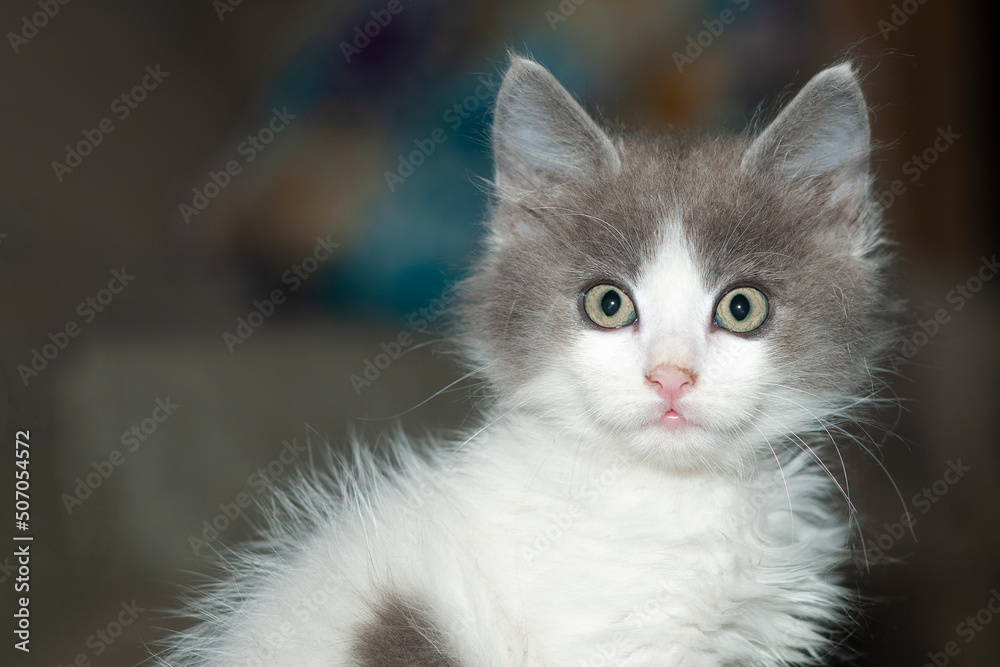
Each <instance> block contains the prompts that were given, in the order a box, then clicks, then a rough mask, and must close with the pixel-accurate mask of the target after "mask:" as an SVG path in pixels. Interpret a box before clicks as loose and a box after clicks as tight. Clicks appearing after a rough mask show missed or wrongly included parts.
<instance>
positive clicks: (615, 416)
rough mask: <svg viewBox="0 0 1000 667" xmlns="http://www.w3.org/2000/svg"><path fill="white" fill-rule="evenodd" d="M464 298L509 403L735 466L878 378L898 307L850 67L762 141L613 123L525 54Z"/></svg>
mask: <svg viewBox="0 0 1000 667" xmlns="http://www.w3.org/2000/svg"><path fill="white" fill-rule="evenodd" d="M493 150H494V154H495V160H496V183H495V186H496V206H495V208H494V210H493V211H492V214H491V220H490V233H489V239H488V243H487V248H486V251H485V253H484V256H483V257H482V258H481V260H480V262H479V264H478V266H477V267H476V270H475V272H474V273H473V275H472V276H471V277H470V278H469V279H468V281H467V283H466V287H467V300H466V302H465V304H464V306H463V309H462V311H461V315H462V317H463V320H464V326H465V327H466V332H465V343H466V345H467V348H468V350H469V353H470V355H471V356H472V359H473V363H474V364H475V365H476V367H477V368H479V369H481V374H482V375H483V376H484V377H485V378H486V379H487V380H488V381H489V383H490V385H491V386H492V388H493V390H494V393H495V394H496V395H497V398H498V401H499V404H500V408H501V409H505V410H509V409H517V410H526V411H530V412H532V413H534V414H536V415H537V416H539V417H540V418H544V419H548V420H552V421H554V422H556V423H557V424H558V425H559V426H560V427H563V428H565V429H566V431H567V432H568V433H577V434H584V433H586V434H591V435H596V436H598V437H603V436H606V438H607V441H608V442H610V441H612V440H613V441H614V442H617V443H621V445H623V446H626V447H629V448H631V449H632V450H633V452H634V453H637V454H639V455H642V456H647V457H650V458H651V459H653V460H657V461H660V462H661V463H663V464H664V465H668V466H671V467H674V468H697V467H711V468H729V467H732V466H733V465H737V464H741V463H746V462H748V461H750V460H752V457H754V456H758V455H761V454H762V453H765V452H766V453H767V455H770V450H769V449H768V445H769V444H775V445H776V443H777V441H780V440H781V439H782V436H783V435H786V434H788V433H792V432H796V433H799V432H802V431H804V430H813V429H821V428H823V425H824V423H825V422H826V421H827V420H829V419H834V418H836V417H838V416H839V415H841V414H842V413H843V412H844V411H845V409H846V407H847V406H848V405H849V404H851V403H852V402H857V400H856V399H857V397H858V396H864V395H867V394H869V393H870V392H871V390H872V377H871V371H872V368H873V366H874V365H875V364H876V363H877V361H878V358H879V356H880V354H881V353H882V351H883V349H884V347H885V336H884V334H883V333H882V332H883V331H884V330H885V328H886V327H885V321H886V318H887V317H888V311H889V310H890V306H891V302H890V300H889V298H888V296H887V295H886V289H885V284H884V277H883V273H884V268H885V266H884V265H885V261H886V260H885V254H884V251H883V248H882V246H883V239H882V232H881V221H880V212H879V210H878V208H877V205H876V204H875V203H874V202H873V199H872V197H871V176H870V172H869V156H870V137H869V128H868V111H867V107H866V105H865V102H864V98H863V96H862V93H861V89H860V87H859V85H858V81H857V79H856V77H855V74H854V72H853V71H852V69H851V67H850V65H847V64H842V65H838V66H836V67H831V68H829V69H827V70H824V71H823V72H821V73H819V74H818V75H816V77H814V78H813V79H812V80H811V81H810V82H809V83H808V84H807V85H806V86H805V88H804V89H803V90H802V91H801V92H800V93H799V94H798V95H797V96H796V97H795V98H794V99H793V100H792V101H791V102H790V103H789V104H788V106H787V107H786V108H785V109H784V110H783V111H782V112H781V113H780V114H779V115H778V117H777V118H776V119H775V120H774V121H773V122H772V123H771V124H770V125H769V126H767V127H766V128H765V129H764V130H763V131H762V132H760V133H758V134H756V135H755V136H749V137H748V136H740V137H731V138H723V139H714V140H709V141H705V140H681V139H670V138H655V139H652V138H648V137H638V136H612V135H610V134H608V133H607V132H606V131H605V130H603V129H601V127H599V126H598V125H597V124H596V123H595V122H594V121H593V120H592V119H591V118H590V117H589V116H588V115H587V113H586V112H585V111H584V110H583V109H582V108H581V107H580V106H579V105H578V104H577V103H576V102H575V101H574V100H573V98H572V97H571V96H570V95H569V94H568V93H567V92H566V90H565V89H563V88H562V87H561V86H560V85H559V84H558V83H557V82H556V80H555V79H554V78H553V77H552V75H551V74H549V73H548V71H546V70H545V69H544V68H542V67H541V66H540V65H538V64H536V63H534V62H531V61H529V60H525V59H521V58H515V59H514V60H513V62H512V64H511V65H510V68H509V69H508V71H507V73H506V75H505V77H504V80H503V85H502V86H501V88H500V92H499V95H498V99H497V106H496V112H495V117H494V126H493Z"/></svg>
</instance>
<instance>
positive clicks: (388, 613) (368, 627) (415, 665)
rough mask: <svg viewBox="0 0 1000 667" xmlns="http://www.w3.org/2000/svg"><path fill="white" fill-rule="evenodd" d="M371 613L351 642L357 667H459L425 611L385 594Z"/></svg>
mask: <svg viewBox="0 0 1000 667" xmlns="http://www.w3.org/2000/svg"><path fill="white" fill-rule="evenodd" d="M374 612H375V614H374V618H373V619H372V620H370V621H368V622H367V623H365V624H364V625H362V626H361V627H360V628H359V629H358V633H357V639H356V640H355V643H354V650H353V654H354V658H355V659H356V660H357V664H358V665H359V666H360V667H458V663H457V662H456V661H455V660H454V658H453V657H451V656H450V655H449V650H450V649H449V647H448V646H446V642H445V637H444V633H443V632H441V630H440V629H439V628H438V627H436V626H435V624H434V620H433V617H432V615H431V613H430V611H429V610H428V609H426V608H424V607H422V606H421V605H419V604H417V603H415V602H413V601H411V600H406V599H404V598H402V597H400V596H399V595H396V594H388V595H386V596H384V597H383V599H382V600H381V601H380V602H379V603H378V605H377V606H376V607H375V609H374Z"/></svg>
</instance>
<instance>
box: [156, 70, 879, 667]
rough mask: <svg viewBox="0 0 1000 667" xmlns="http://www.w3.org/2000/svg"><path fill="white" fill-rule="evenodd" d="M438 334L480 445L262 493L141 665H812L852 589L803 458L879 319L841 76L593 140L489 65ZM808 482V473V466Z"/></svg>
mask: <svg viewBox="0 0 1000 667" xmlns="http://www.w3.org/2000/svg"><path fill="white" fill-rule="evenodd" d="M493 150H494V154H495V161H496V178H495V206H494V207H493V210H492V213H491V215H490V221H489V238H488V242H487V245H486V249H485V251H484V253H483V255H482V257H481V258H480V259H479V260H478V263H477V265H476V266H475V268H474V270H473V272H472V274H471V276H470V277H469V278H468V279H467V280H466V282H465V283H464V295H465V296H464V301H463V303H462V305H461V307H460V308H459V309H458V317H459V321H460V322H461V334H460V336H459V340H460V342H461V345H462V346H463V349H464V351H465V353H466V354H467V355H468V358H469V359H470V360H471V364H472V367H473V370H474V372H475V373H476V374H477V375H478V376H479V377H481V378H483V379H485V380H486V382H487V386H488V387H489V388H490V395H491V398H492V401H493V402H492V404H491V406H490V408H489V410H488V412H489V414H488V415H487V416H486V418H485V420H484V422H483V425H482V427H481V428H480V429H478V430H476V431H475V432H474V433H471V434H468V436H467V437H465V438H462V439H458V440H456V441H454V442H449V443H439V444H437V445H436V446H435V447H432V448H431V451H430V453H428V454H426V455H424V454H417V453H415V451H414V450H413V449H412V448H411V447H410V446H409V445H407V444H406V443H405V442H402V441H401V442H399V443H398V444H397V445H395V446H394V448H393V452H392V455H391V456H390V457H389V460H388V461H386V462H381V463H380V462H377V461H376V460H375V458H374V457H373V456H372V455H371V454H369V453H367V450H365V449H364V448H362V447H361V446H358V445H355V447H354V449H353V461H352V462H351V464H350V465H349V466H345V470H342V471H340V472H338V473H336V475H335V476H334V477H332V478H331V479H325V478H324V477H323V476H322V475H321V474H318V473H317V474H315V475H313V476H311V477H310V478H309V479H306V480H303V481H301V482H300V483H299V484H298V485H297V486H296V487H294V489H293V490H292V491H290V492H287V493H282V494H278V499H279V500H278V503H279V507H280V509H279V510H278V511H276V512H275V515H274V516H273V517H272V525H273V527H272V528H271V531H270V532H269V533H268V534H267V535H266V536H264V537H263V538H262V540H261V545H262V548H261V549H260V550H257V551H253V552H247V553H246V555H244V556H242V557H240V558H238V559H237V560H236V561H234V562H232V563H231V570H232V578H231V579H230V580H229V581H225V582H222V583H219V584H218V585H216V586H215V587H213V588H212V589H210V590H209V591H208V592H207V593H206V594H205V595H204V596H203V598H202V599H201V601H200V602H198V603H196V604H195V613H196V614H198V615H200V616H201V618H202V619H203V620H202V622H201V624H199V625H197V626H195V627H194V628H193V629H192V630H190V631H189V632H188V633H186V634H184V635H183V636H180V637H179V638H177V639H176V640H175V642H174V646H173V648H172V650H170V651H167V652H166V653H164V654H163V655H162V656H160V658H159V659H160V661H161V664H167V665H220V666H230V665H232V666H236V665H239V666H241V667H246V666H253V665H288V666H293V665H294V666H296V667H301V666H312V665H316V666H323V667H331V666H337V665H358V666H360V667H404V666H424V667H446V666H447V667H486V666H490V667H501V666H504V667H506V666H528V665H531V666H535V667H542V666H551V667H555V666H567V667H568V666H573V667H577V666H581V667H582V666H594V667H596V666H598V665H627V666H630V667H633V666H634V667H638V666H653V665H656V666H684V667H694V666H707V665H719V666H722V665H728V666H734V665H789V664H796V665H798V664H802V665H805V664H817V663H820V662H821V661H823V660H824V659H827V658H828V657H829V655H830V654H831V653H832V652H833V651H834V650H835V644H836V642H835V640H836V637H837V634H838V628H841V627H843V626H844V625H845V624H846V623H847V622H848V621H849V616H850V612H851V596H850V595H849V592H848V591H847V590H846V588H844V587H843V586H842V585H841V584H840V577H839V576H838V573H837V571H838V567H840V566H841V565H843V563H844V561H845V559H846V558H847V555H848V536H849V535H848V534H849V530H848V522H847V519H848V517H847V514H848V513H847V512H846V511H845V510H843V509H840V508H838V502H837V496H838V494H840V493H841V492H840V490H839V487H838V486H837V484H836V482H835V481H834V479H833V475H832V474H830V472H829V470H828V469H827V466H826V464H824V463H823V461H822V459H821V457H820V455H819V452H818V451H817V448H818V447H822V446H824V445H826V446H829V445H834V446H835V443H833V442H832V441H831V438H832V435H831V434H833V433H836V432H837V431H838V430H839V429H841V428H842V424H843V423H844V422H845V421H846V420H849V419H851V417H852V415H853V413H854V411H855V410H857V409H858V408H859V407H863V406H864V405H865V403H866V402H867V400H868V399H869V398H870V396H871V394H872V387H873V383H874V382H875V380H874V378H873V376H872V374H871V373H872V369H873V368H875V367H877V365H878V363H879V359H880V356H881V355H882V354H883V353H884V351H885V350H886V348H887V344H888V339H887V335H886V332H887V331H888V328H889V326H888V324H889V317H890V316H889V313H890V312H891V311H892V309H893V307H894V302H893V301H892V300H891V298H890V296H889V295H888V291H887V289H886V284H885V272H886V268H887V263H888V254H887V253H886V251H885V248H884V246H885V240H884V237H883V232H882V226H881V217H880V211H879V209H878V207H877V206H876V204H875V203H874V201H873V199H872V194H871V180H872V179H871V174H870V171H869V157H870V138H869V126H868V111H867V108H866V105H865V102H864V98H863V96H862V92H861V89H860V87H859V84H858V80H857V78H856V76H855V74H854V72H853V71H852V68H851V66H850V65H849V64H841V65H837V66H835V67H831V68H829V69H827V70H824V71H823V72H820V73H819V74H818V75H816V76H815V77H814V78H813V79H812V80H811V81H810V82H809V83H808V84H807V85H806V86H805V88H803V89H802V91H801V92H799V94H798V95H797V96H796V97H795V98H794V99H793V100H792V101H791V102H790V103H789V104H788V105H787V107H785V108H784V110H783V111H781V113H780V114H779V115H778V116H777V118H776V119H775V120H774V121H773V122H772V123H770V124H769V125H768V126H767V127H766V128H765V129H763V131H761V132H759V133H757V134H756V135H755V136H738V137H731V138H722V139H714V140H710V141H703V140H688V139H685V140H680V139H666V138H664V139H660V138H649V137H644V136H638V137H637V136H626V135H623V136H618V135H616V134H611V133H609V132H607V131H606V130H604V129H602V128H601V127H600V126H598V124H597V123H595V122H594V121H593V120H592V119H591V118H590V117H589V116H588V115H587V113H586V112H585V111H584V110H583V109H582V108H581V107H580V106H579V105H578V104H577V103H576V102H575V101H574V100H573V98H572V97H571V96H570V95H569V93H567V92H566V90H564V89H563V88H562V87H561V86H560V85H559V84H558V83H557V82H556V80H555V79H554V78H553V77H552V76H551V74H549V73H548V72H547V71H546V70H545V69H544V68H542V67H541V66H540V65H538V64H536V63H534V62H532V61H529V60H525V59H522V58H516V57H515V58H513V60H512V62H511V64H510V67H509V69H508V70H507V73H506V75H505V77H504V80H503V84H502V86H501V88H500V91H499V93H498V99H497V105H496V111H495V116H494V125H493ZM834 460H836V459H834Z"/></svg>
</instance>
